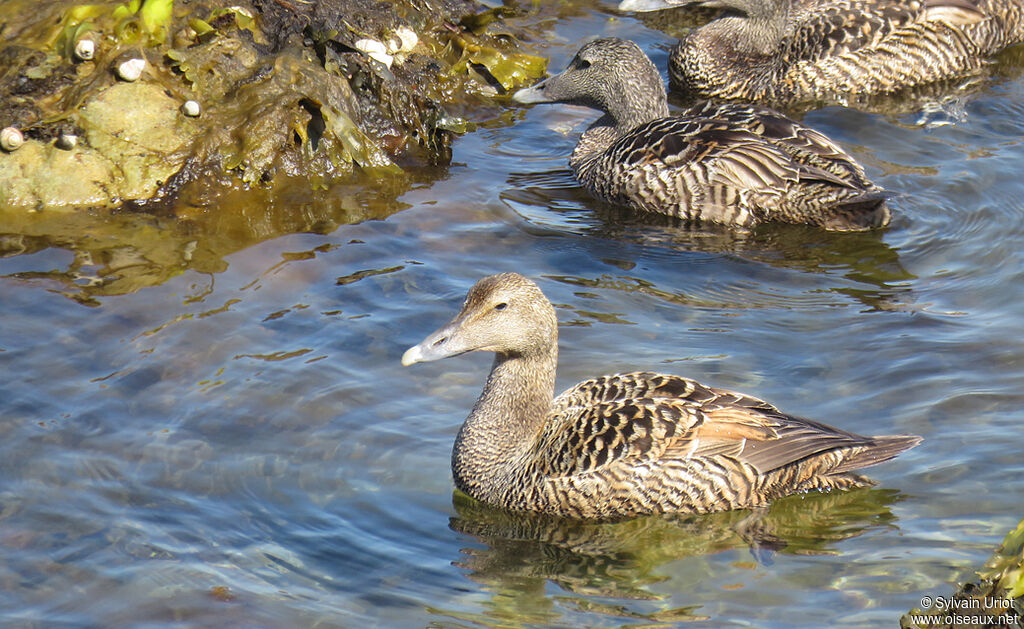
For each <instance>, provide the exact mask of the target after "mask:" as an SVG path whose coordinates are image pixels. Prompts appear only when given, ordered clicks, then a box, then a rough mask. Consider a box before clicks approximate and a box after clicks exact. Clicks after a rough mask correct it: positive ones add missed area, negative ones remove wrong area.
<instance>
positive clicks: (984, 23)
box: [619, 0, 1024, 106]
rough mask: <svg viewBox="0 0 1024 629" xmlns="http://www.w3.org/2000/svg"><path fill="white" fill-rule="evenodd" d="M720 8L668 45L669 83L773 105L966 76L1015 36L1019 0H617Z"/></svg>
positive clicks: (1020, 24) (1023, 28)
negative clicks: (711, 17)
mask: <svg viewBox="0 0 1024 629" xmlns="http://www.w3.org/2000/svg"><path fill="white" fill-rule="evenodd" d="M682 5H691V6H705V7H719V8H722V9H726V13H725V15H724V16H723V17H720V18H718V19H716V20H714V21H712V22H710V23H709V24H706V25H705V26H703V27H700V28H698V29H696V30H694V31H692V32H691V33H690V34H689V35H688V36H687V37H685V38H684V39H682V40H681V41H680V42H679V43H678V44H677V45H676V46H675V48H673V50H672V53H671V55H670V56H669V76H670V78H671V84H672V87H673V89H676V90H679V91H681V92H683V93H685V94H692V95H695V96H698V97H701V98H719V99H730V100H732V99H735V100H743V101H748V102H749V101H754V102H762V103H769V104H772V105H775V106H782V105H788V104H794V103H807V102H817V103H819V104H820V103H841V104H845V103H847V102H848V101H849V100H850V99H851V98H854V99H855V98H857V97H864V96H870V95H875V94H888V93H893V92H897V91H900V90H902V89H905V88H908V87H913V86H917V85H923V84H926V83H932V82H935V81H941V80H943V79H950V78H955V77H961V76H965V75H968V74H970V73H972V72H975V71H977V70H979V69H980V68H981V67H982V66H983V65H985V64H986V63H987V62H988V61H987V57H989V56H990V55H993V54H995V53H997V52H998V51H1000V50H1002V49H1003V48H1005V47H1007V46H1010V45H1012V44H1015V43H1018V42H1020V41H1022V40H1024V0H909V1H908V0H622V2H621V3H620V4H619V9H621V10H623V11H654V10H657V9H663V8H667V7H671V6H682Z"/></svg>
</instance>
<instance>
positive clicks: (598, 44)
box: [514, 38, 889, 231]
mask: <svg viewBox="0 0 1024 629" xmlns="http://www.w3.org/2000/svg"><path fill="white" fill-rule="evenodd" d="M514 98H515V100H517V101H518V102H521V103H554V102H558V103H569V104H574V105H583V106H585V107H590V108H593V109H597V110H600V111H602V112H604V116H602V117H601V118H600V119H598V120H597V121H596V122H595V123H594V124H593V125H591V126H590V128H589V129H587V130H586V131H585V132H584V133H583V135H582V136H581V137H580V140H579V143H578V144H577V145H576V149H575V150H574V151H573V152H572V156H571V157H570V158H569V165H570V167H571V168H572V170H573V172H574V173H575V174H576V178H577V179H578V180H579V182H580V184H582V186H583V187H584V188H586V190H587V191H588V192H590V193H591V194H592V195H594V196H595V197H597V198H599V199H601V200H603V201H608V202H610V203H615V204H619V205H625V206H627V207H630V208H633V209H635V210H645V211H650V212H658V213H661V214H668V215H670V216H676V217H678V218H681V219H685V220H690V221H699V220H704V221H712V222H717V223H724V224H727V225H732V226H736V227H750V226H753V225H755V224H758V223H762V222H765V221H784V222H788V223H805V224H810V225H816V226H818V227H823V228H825V229H833V230H839V231H852V230H864V229H869V228H872V227H881V226H884V225H886V224H888V222H889V209H888V208H887V207H886V205H885V198H886V196H887V195H886V194H885V193H884V192H882V191H881V189H880V188H878V187H877V186H875V185H874V184H872V183H871V181H869V180H868V178H867V176H865V174H864V169H863V168H862V167H861V166H860V164H858V163H857V162H856V161H855V160H854V159H853V158H852V157H851V156H850V155H848V154H847V153H846V152H845V151H843V149H841V148H840V147H839V146H838V145H836V144H835V143H834V142H832V141H831V140H830V139H828V138H827V137H825V136H824V135H822V134H821V133H818V132H817V131H814V130H813V129H809V128H807V127H805V126H803V125H802V124H800V123H798V122H795V121H793V120H790V119H788V118H786V117H785V116H783V115H782V114H780V113H778V112H775V111H772V110H770V109H767V108H765V107H761V106H758V105H740V104H725V105H713V104H705V105H701V106H698V107H695V108H693V109H690V110H687V111H684V112H682V113H680V114H678V115H676V116H669V110H668V100H667V97H666V94H665V86H664V85H663V84H662V81H661V75H659V74H658V70H657V69H656V68H655V67H654V64H652V63H651V61H650V59H648V58H647V55H645V54H644V53H643V51H642V50H640V48H639V47H638V46H637V45H636V44H634V43H633V42H631V41H626V40H622V39H614V38H608V39H598V40H595V41H592V42H590V43H588V44H586V45H584V46H583V47H582V48H581V49H580V51H579V52H578V53H576V56H575V57H574V58H573V60H572V62H571V63H570V64H569V66H568V67H567V68H566V69H565V71H564V72H562V73H561V74H558V75H555V76H552V77H549V78H547V79H545V80H543V81H541V82H540V83H538V84H537V85H534V86H533V87H530V88H526V89H522V90H519V91H518V92H516V94H515V96H514Z"/></svg>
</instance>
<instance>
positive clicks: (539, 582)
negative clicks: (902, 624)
mask: <svg viewBox="0 0 1024 629" xmlns="http://www.w3.org/2000/svg"><path fill="white" fill-rule="evenodd" d="M577 6H579V7H581V8H580V10H578V11H575V12H571V13H573V14H572V15H571V16H566V17H561V18H559V19H557V20H554V22H553V25H552V24H548V26H553V27H552V28H550V29H549V30H547V31H546V34H545V36H544V38H543V39H542V41H541V42H540V43H538V50H539V51H541V52H543V53H544V54H548V55H550V56H551V57H552V59H553V61H552V66H553V68H556V69H557V68H559V67H561V66H562V65H564V63H565V61H566V60H567V59H568V58H569V57H570V56H571V54H572V53H573V52H574V51H575V48H576V43H577V42H578V41H579V39H580V38H582V37H584V36H589V35H597V34H613V35H617V36H622V37H630V38H633V39H636V40H638V41H639V42H640V43H641V44H642V45H643V47H644V48H646V49H648V50H650V51H652V54H653V55H654V56H655V58H656V61H657V62H658V63H659V64H660V65H661V66H662V67H664V62H665V59H666V56H667V50H668V47H669V45H670V44H671V41H672V39H671V38H670V37H669V36H667V35H666V34H664V33H663V32H661V31H659V30H656V29H653V28H649V27H648V26H645V24H644V23H642V22H640V21H637V20H635V19H633V18H632V17H621V18H615V19H612V17H611V15H610V13H609V12H608V9H610V6H611V5H610V4H600V5H597V4H594V5H591V4H582V5H577ZM545 23H546V22H545ZM546 24H547V23H546ZM1016 63H1017V59H1016V55H1014V54H1010V53H1008V55H1007V56H1006V58H1004V59H1003V60H1002V61H1001V64H1000V66H999V68H1000V71H999V72H998V73H996V77H995V78H994V79H991V80H990V81H989V82H988V83H987V84H986V85H985V86H984V88H983V89H982V90H981V91H980V92H977V93H973V94H971V95H969V96H965V97H964V98H963V102H962V108H963V112H964V113H965V117H964V118H963V119H962V120H960V121H956V122H955V124H951V125H940V126H930V127H928V126H922V125H919V124H917V122H918V118H919V116H918V113H917V112H910V113H862V112H858V111H853V110H847V109H843V108H838V107H834V108H828V109H824V110H820V111H815V112H812V113H809V114H807V115H806V116H804V120H805V121H806V122H807V123H809V124H811V125H813V126H815V127H817V128H818V129H820V130H822V131H824V132H825V133H827V134H829V135H831V136H832V137H834V138H835V139H837V140H838V141H840V142H841V143H842V144H844V145H845V146H847V147H849V148H850V150H851V151H852V152H853V153H854V154H855V155H856V156H857V157H858V158H859V159H861V160H862V161H863V162H864V163H865V164H866V165H867V168H868V170H869V174H870V175H871V176H872V177H873V178H874V179H875V180H876V181H878V182H879V183H880V184H881V185H883V186H885V187H886V188H888V189H891V190H894V191H896V192H897V193H898V196H897V198H896V199H895V201H894V207H895V216H896V217H895V220H894V221H893V225H892V226H891V227H890V228H889V229H887V230H885V231H882V232H880V233H875V234H826V233H822V232H819V231H816V230H810V229H804V228H799V227H786V226H779V227H769V228H764V229H758V230H755V231H753V232H751V233H745V234H736V233H729V232H726V231H715V230H710V231H704V232H694V231H687V230H685V229H683V228H681V227H679V226H674V225H671V224H667V223H664V222H659V221H657V220H648V219H643V220H641V219H637V218H636V217H630V216H624V215H622V213H620V212H616V211H615V210H614V209H612V208H607V207H603V206H600V205H599V204H596V203H594V202H593V201H591V200H590V199H588V198H587V197H586V195H585V194H583V193H582V192H581V191H579V190H578V189H577V188H576V187H575V186H574V184H573V181H572V178H571V176H570V175H569V173H568V171H567V170H566V166H565V161H564V160H565V157H566V156H567V154H568V151H569V150H571V147H572V145H573V143H574V141H575V133H578V132H579V130H580V127H581V125H585V124H586V123H587V122H588V121H589V120H591V119H592V115H591V114H590V113H588V112H586V111H584V110H578V109H561V108H557V107H548V108H544V107H534V108H532V109H528V110H525V109H524V110H516V113H515V116H514V118H515V122H514V124H511V125H507V126H502V127H497V128H486V129H481V130H479V131H477V132H475V133H471V134H468V135H466V136H464V137H462V138H460V139H458V140H457V142H456V143H455V147H454V158H453V162H454V165H453V166H452V167H450V168H449V169H448V170H447V172H446V173H445V176H444V177H443V178H441V179H439V180H437V181H435V182H432V183H429V184H423V185H417V186H415V187H413V188H412V189H410V190H409V191H408V192H406V193H404V194H402V195H401V196H400V197H399V198H398V199H396V200H395V201H394V202H393V203H394V205H393V207H392V208H391V210H390V211H391V212H395V213H392V214H391V215H390V216H387V218H382V219H380V220H369V221H365V222H361V223H356V224H350V225H341V226H331V227H330V228H328V229H323V230H320V232H321V233H304V234H293V235H288V236H281V237H276V238H272V239H269V240H265V241H263V242H260V243H258V244H253V245H251V246H247V247H245V248H242V249H240V250H238V251H236V252H234V253H230V254H228V255H226V256H224V257H223V260H222V261H219V262H218V263H216V264H215V263H212V262H211V263H209V264H207V265H206V267H205V268H204V267H202V266H197V265H192V266H186V267H183V270H182V271H180V272H177V273H169V274H168V275H167V279H166V281H160V282H155V283H154V284H155V285H151V286H147V287H145V288H142V289H140V290H137V291H135V292H131V291H127V292H128V294H117V295H111V296H100V297H97V298H96V299H95V301H94V302H83V301H82V300H78V301H74V300H72V299H69V298H68V296H67V293H68V289H67V286H66V285H65V284H59V283H54V282H52V281H50V280H48V279H38V278H36V277H35V276H33V275H32V273H33V272H38V273H42V272H49V271H52V270H53V269H66V268H74V269H82V271H81V277H79V278H78V279H74V278H73V279H72V284H74V283H75V282H78V284H79V285H84V284H86V283H88V281H89V277H88V274H87V273H86V271H88V270H89V269H92V268H94V267H95V266H96V265H99V264H101V262H100V261H98V260H91V261H90V262H88V263H82V264H79V262H81V261H82V260H83V259H84V258H83V256H84V254H83V252H82V251H81V250H78V249H69V248H66V247H61V246H58V245H56V244H54V245H52V246H44V247H36V248H35V249H33V250H27V251H26V252H25V253H23V254H21V255H11V256H9V257H5V258H2V259H0V276H2V278H0V294H2V300H0V312H2V320H3V324H2V333H0V365H2V366H3V373H4V381H3V383H2V384H0V392H2V400H3V401H2V414H0V553H2V556H3V558H4V560H3V561H2V562H0V625H3V626H4V627H33V628H34V627H47V628H49V627H120V626H132V627H150V626H152V627H156V626H160V627H165V626H166V627H174V626H178V627H198V626H210V627H214V626H215V627H282V628H285V627H368V626H379V627H481V626H483V627H571V626H588V627H620V626H645V627H646V626H675V625H676V624H681V623H686V622H690V621H694V620H706V621H707V622H708V624H709V625H710V626H716V627H726V626H759V627H821V626H841V627H867V626H872V627H873V626H896V625H897V623H898V619H899V616H900V614H902V613H904V612H905V611H907V610H908V609H909V608H911V607H914V606H916V605H918V604H919V601H920V599H921V597H922V596H925V595H929V596H940V595H948V594H949V593H951V592H952V590H953V588H954V584H955V583H956V582H957V581H961V580H965V579H971V578H972V577H973V571H974V570H976V569H978V568H980V567H981V565H982V564H983V563H984V561H985V560H986V558H987V557H988V556H989V554H990V553H991V552H992V550H993V549H994V548H995V547H996V546H997V545H998V543H999V542H1000V541H1001V539H1002V537H1003V535H1004V534H1005V533H1006V531H1007V530H1009V529H1010V528H1012V527H1013V526H1014V525H1015V524H1016V523H1017V522H1018V521H1019V520H1020V518H1021V517H1024V511H1022V507H1021V505H1022V501H1021V497H1022V495H1024V462H1022V458H1021V456H1020V445H1019V439H1018V438H1017V436H1018V434H1019V426H1020V423H1021V420H1022V419H1024V411H1022V409H1024V390H1022V388H1021V383H1022V382H1024V340H1022V337H1021V334H1020V331H1021V329H1022V324H1024V307H1022V305H1021V304H1022V303H1024V254H1022V249H1021V247H1020V245H1019V243H1020V241H1021V238H1022V236H1024V234H1022V231H1024V227H1022V225H1024V220H1022V218H1024V179H1022V178H1021V177H1020V164H1021V163H1024V143H1022V141H1021V140H1022V138H1024V115H1022V114H1024V79H1021V78H1020V72H1019V71H1017V70H1015V67H1016V66H1015V65H1014V64H1016ZM345 195H347V196H343V195H342V194H341V193H340V192H339V193H338V203H339V205H342V204H354V206H356V207H358V206H359V205H360V204H361V203H364V201H362V200H361V197H359V196H358V195H354V196H353V195H349V194H348V192H347V191H346V192H345ZM346 207H348V206H346ZM399 209H401V210H402V211H397V210H399ZM387 213H388V212H385V213H384V214H387ZM170 231H173V230H170ZM203 246H204V245H203V244H200V245H199V249H198V250H197V253H196V255H197V256H201V255H202V253H203V250H202V247H203ZM137 258H138V260H136V262H135V263H138V264H142V263H144V262H145V260H143V258H145V256H144V255H139V256H137ZM133 259H134V258H133ZM102 264H107V265H109V264H111V263H110V261H105V262H102ZM506 270H515V271H519V272H521V273H524V274H527V275H529V276H531V277H533V278H535V279H536V280H537V281H538V283H539V284H540V285H541V287H542V289H543V290H544V291H545V292H546V293H547V295H548V296H549V297H550V298H551V300H552V302H553V303H555V304H556V307H557V310H558V315H559V319H560V321H561V323H562V327H561V361H562V365H561V368H560V372H559V385H560V387H567V386H569V385H571V384H573V383H575V382H577V381H579V380H581V379H584V378H588V377H591V376H594V375H599V374H601V373H610V372H614V371H618V370H635V369H642V368H652V369H658V370H662V371H667V372H672V373H678V374H681V375H686V376H690V377H694V378H697V379H699V380H701V381H703V382H705V383H708V384H713V385H716V386H720V387H727V388H735V389H738V390H741V391H744V392H747V393H750V394H753V395H756V396H758V397H762V398H765V399H767V400H770V401H773V402H775V403H776V404H778V405H779V406H781V407H782V408H783V409H784V410H786V411H788V412H791V413H794V414H798V415H803V416H807V417H811V418H815V419H818V420H821V421H824V422H828V423H830V424H833V425H836V426H838V427H841V428H845V429H849V430H854V431H857V432H862V433H867V434H872V433H874V434H888V433H909V434H918V435H922V436H923V437H924V438H925V441H924V443H923V445H921V446H920V447H918V448H916V449H914V450H912V451H910V452H908V453H906V454H904V455H902V456H900V457H899V458H898V459H896V460H894V461H892V462H890V463H887V464H885V465H883V466H880V467H877V468H874V469H872V470H871V475H872V477H874V478H875V479H877V480H878V486H877V487H876V488H873V489H868V490H861V491H855V492H848V493H837V494H830V495H806V496H795V497H791V498H788V499H785V500H782V501H779V502H778V503H776V504H775V505H773V506H772V507H771V508H770V509H767V510H765V511H764V512H759V513H749V512H741V513H728V514H715V515H711V516H702V517H689V518H683V519H680V520H669V519H662V518H647V519H641V520H637V521H632V522H624V523H616V524H592V523H590V524H588V523H566V522H557V521H547V520H544V519H540V518H527V517H522V516H511V515H508V514H503V513H501V512H497V511H494V510H491V509H488V508H486V507H484V506H482V505H479V504H475V503H472V502H471V501H469V500H467V499H465V498H464V497H462V496H458V495H453V491H452V484H451V477H450V472H449V455H450V449H451V444H452V440H453V438H454V435H455V432H456V430H457V429H458V426H459V425H460V423H461V422H462V420H463V418H464V417H465V415H466V414H467V412H468V411H469V409H470V407H471V406H472V404H473V402H474V400H475V399H476V395H477V394H478V392H479V389H480V387H481V385H482V383H483V379H484V376H485V373H486V371H487V369H488V366H489V364H490V360H491V359H490V357H488V356H483V355H469V356H465V357H462V358H459V359H454V360H448V361H443V362H441V363H431V364H428V365H417V366H415V367H414V368H409V369H404V368H402V367H400V365H399V358H400V356H401V354H402V352H403V351H404V349H405V348H406V347H408V346H410V345H412V344H414V343H417V342H418V341H420V340H421V339H422V338H423V337H424V336H425V335H426V334H427V333H429V332H430V331H432V330H433V329H435V328H436V327H437V326H438V325H440V324H441V323H443V322H445V321H446V320H447V319H448V318H449V317H450V316H451V314H452V313H453V312H454V311H455V309H456V308H457V307H458V304H459V303H460V301H461V299H462V297H463V296H464V294H465V291H466V290H467V289H468V288H469V287H470V286H471V285H472V284H473V283H474V282H475V281H476V280H477V279H478V278H479V277H481V276H483V275H486V274H490V273H494V272H499V271H506ZM701 626H703V625H701Z"/></svg>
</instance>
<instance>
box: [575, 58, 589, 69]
mask: <svg viewBox="0 0 1024 629" xmlns="http://www.w3.org/2000/svg"><path fill="white" fill-rule="evenodd" d="M589 67H590V62H589V61H587V60H586V59H577V60H576V69H577V70H586V69H587V68H589Z"/></svg>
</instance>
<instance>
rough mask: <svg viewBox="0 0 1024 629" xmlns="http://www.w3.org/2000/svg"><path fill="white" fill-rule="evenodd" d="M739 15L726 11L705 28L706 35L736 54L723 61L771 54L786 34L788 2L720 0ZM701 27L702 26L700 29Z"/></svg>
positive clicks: (747, 59)
mask: <svg viewBox="0 0 1024 629" xmlns="http://www.w3.org/2000/svg"><path fill="white" fill-rule="evenodd" d="M721 6H724V7H726V8H730V9H735V10H736V11H737V12H738V13H740V14H741V15H726V16H724V17H722V18H719V19H718V20H715V21H714V22H712V23H711V24H709V25H708V26H707V27H705V29H706V30H707V31H708V34H709V35H710V36H713V37H714V38H715V39H716V40H717V41H719V42H722V43H723V44H724V45H726V46H727V47H728V48H730V49H731V50H732V51H733V52H734V55H735V56H736V57H738V58H735V59H729V60H727V61H731V62H737V61H743V62H745V63H749V62H752V61H753V60H754V59H756V58H758V57H766V56H775V55H777V54H778V52H779V51H778V47H779V45H780V43H781V42H782V40H783V38H785V36H786V29H787V26H788V24H789V13H790V2H787V1H786V0H761V1H757V2H750V1H748V0H725V2H723V3H722V4H721ZM701 30H704V29H701Z"/></svg>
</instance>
